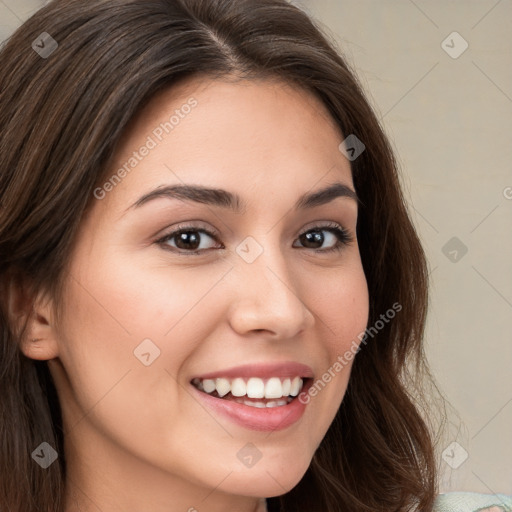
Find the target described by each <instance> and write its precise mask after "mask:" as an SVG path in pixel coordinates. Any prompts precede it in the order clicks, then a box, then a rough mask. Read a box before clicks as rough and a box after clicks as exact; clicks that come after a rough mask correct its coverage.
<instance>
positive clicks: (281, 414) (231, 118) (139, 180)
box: [0, 0, 445, 512]
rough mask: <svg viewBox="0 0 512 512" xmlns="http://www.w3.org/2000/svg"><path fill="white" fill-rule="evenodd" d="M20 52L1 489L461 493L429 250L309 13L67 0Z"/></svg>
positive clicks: (418, 503) (5, 79)
mask: <svg viewBox="0 0 512 512" xmlns="http://www.w3.org/2000/svg"><path fill="white" fill-rule="evenodd" d="M0 62H1V65H2V71H3V72H2V74H1V76H0V119H1V126H2V130H1V135H0V162H1V164H0V165H1V167H0V191H1V192H0V194H1V196H0V198H1V204H2V208H1V209H0V283H1V296H0V297H1V301H0V302H1V307H0V315H1V316H0V323H1V326H2V339H1V351H0V357H1V370H0V386H1V390H2V395H1V397H0V413H1V414H0V431H1V439H2V444H1V453H0V509H1V510H11V511H14V510H16V511H19V512H25V511H26V512H34V511H36V510H38V511H45V512H47V511H52V512H80V511H83V512H89V511H97V510H101V511H104V512H107V511H108V512H120V511H124V512H135V511H138V512H140V511H142V510H148V511H149V510H150V511H151V512H163V511H165V512H178V511H189V512H192V511H200V512H203V511H205V512H206V511H207V512H220V511H223V512H225V511H237V512H254V511H256V510H258V511H264V510H268V511H269V512H270V511H283V512H284V511H290V512H291V511H293V512H302V511H308V512H313V511H322V512H324V511H328V512H334V511H346V510H350V511H361V512H362V511H368V512H369V511H372V512H373V511H376V510H380V511H406V510H421V511H430V510H434V507H435V506H436V505H435V503H438V506H441V504H439V503H440V502H439V501H435V499H436V493H437V483H436V482H437V458H436V455H435V448H436V439H437V437H436V436H437V435H438V433H439V431H438V430H437V428H438V425H437V424H436V422H435V421H434V418H436V417H437V416H439V417H441V418H442V414H440V410H441V409H439V408H435V409H433V411H431V412H430V415H429V413H428V409H427V405H426V404H427V403H428V402H429V401H430V400H432V396H434V395H432V393H433V392H434V391H435V385H433V384H432V380H431V376H430V373H429V371H428V366H427V362H426V360H425V357H424V353H423V344H422V337H423V330H424V324H425V316H426V308H427V267H426V261H425V256H424V253H423V250H422V248H421V245H420V243H419V240H418V237H417V234H416V232H415V230H414V228H413V225H412V223H411V221H410V219H409V217H408V213H407V208H406V205H405V201H404V198H403V196H402V192H401V189H400V185H399V179H398V174H397V169H396V165H395V161H394V159H393V155H392V151H391V149H390V146H389V144H388V141H387V139H386V137H385V135H384V134H383V132H382V130H381V128H380V127H379V124H378V122H377V120H376V117H375V115H374V114H373V112H372V110H371V108H370V107H369V105H368V103H367V101H366V100H365V98H364V96H363V94H362V92H361V89H360V87H359V85H358V83H357V81H356V79H355V78H354V75H353V73H352V72H351V71H350V70H349V68H348V67H347V65H346V63H345V62H344V60H343V59H342V58H341V57H340V55H339V54H338V53H337V52H336V51H335V49H334V48H333V46H332V43H330V42H328V41H327V39H326V38H325V37H324V36H323V35H322V34H321V33H320V31H319V30H318V29H317V28H316V27H315V25H314V24H313V23H312V21H311V20H310V19H308V17H307V16H306V15H305V14H304V13H303V12H301V11H300V10H299V9H297V8H295V7H293V6H292V5H290V4H288V3H287V2H286V1H284V0H250V1H249V0H236V1H234V0H145V1H126V0H123V1H122V0H90V1H87V2H83V1H82V0H56V1H53V2H51V3H49V4H48V5H47V6H45V7H44V8H43V9H41V10H40V11H39V12H37V13H36V14H35V15H34V16H33V17H32V18H31V19H29V20H28V21H27V22H26V23H24V24H23V25H22V26H21V27H20V28H19V29H18V30H17V31H16V32H15V33H14V35H13V36H12V37H11V38H10V39H9V40H8V41H7V42H6V44H5V45H4V46H3V48H2V50H1V53H0ZM429 382H430V383H431V385H430V386H427V384H428V383H429ZM438 413H439V414H438ZM427 419H428V421H427ZM443 506H444V505H443ZM439 510H440V509H439ZM443 510H445V509H443Z"/></svg>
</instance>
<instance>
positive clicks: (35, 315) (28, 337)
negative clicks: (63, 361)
mask: <svg viewBox="0 0 512 512" xmlns="http://www.w3.org/2000/svg"><path fill="white" fill-rule="evenodd" d="M4 293H5V294H6V295H5V297H6V299H7V313H8V316H9V321H10V323H11V325H12V326H13V330H14V332H15V334H16V336H17V338H18V343H19V347H20V350H21V351H22V352H23V354H24V355H25V356H26V357H28V358H30V359H37V360H41V361H47V360H49V359H54V358H56V357H58V344H57V336H56V329H55V321H54V310H53V301H52V300H51V299H49V298H48V297H45V295H44V294H43V293H39V294H35V296H34V294H33V292H31V290H30V286H29V282H28V280H27V279H26V278H22V277H20V276H19V275H16V276H11V277H10V278H9V279H8V280H7V283H6V287H5V288H4ZM25 323H26V329H23V327H24V326H25Z"/></svg>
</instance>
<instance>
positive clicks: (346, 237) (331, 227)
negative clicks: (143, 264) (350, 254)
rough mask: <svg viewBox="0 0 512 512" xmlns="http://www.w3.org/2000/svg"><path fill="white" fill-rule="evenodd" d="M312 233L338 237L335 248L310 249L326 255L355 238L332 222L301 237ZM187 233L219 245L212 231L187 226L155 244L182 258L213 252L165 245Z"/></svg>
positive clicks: (306, 231)
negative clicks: (318, 232) (194, 233)
mask: <svg viewBox="0 0 512 512" xmlns="http://www.w3.org/2000/svg"><path fill="white" fill-rule="evenodd" d="M311 231H329V232H331V233H332V234H334V235H335V236H336V237H337V241H336V244H335V245H334V246H333V247H330V248H328V249H310V250H312V251H315V252H317V253H324V254H325V253H332V252H339V251H341V250H342V249H343V248H344V247H345V246H347V245H350V244H351V243H352V242H353V241H354V237H353V236H352V235H351V234H350V232H349V231H348V230H347V229H345V228H343V227H341V226H340V225H339V224H336V223H334V222H330V223H327V224H322V225H318V226H313V227H311V228H308V229H307V230H305V231H303V232H302V233H300V234H299V237H301V236H302V235H305V234H306V233H309V232H311ZM186 232H198V233H205V234H206V235H208V236H209V237H211V238H212V239H214V240H215V241H216V242H217V243H219V241H218V237H217V234H216V233H213V232H211V231H210V230H208V229H205V228H199V227H197V226H187V225H184V226H182V225H180V226H178V227H177V229H176V230H174V231H172V232H171V233H168V234H167V235H164V236H163V237H162V238H160V239H159V240H157V241H156V242H155V243H157V244H159V245H161V246H162V247H163V248H164V249H165V250H168V251H171V252H175V253H178V254H179V255H181V256H194V255H200V254H201V253H203V252H205V251H210V250H211V249H200V250H196V251H186V250H184V249H177V248H175V247H170V246H169V245H166V244H165V242H168V241H169V240H171V239H173V238H174V237H176V236H178V235H180V234H182V233H186ZM304 249H308V248H307V247H304Z"/></svg>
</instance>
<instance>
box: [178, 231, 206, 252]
mask: <svg viewBox="0 0 512 512" xmlns="http://www.w3.org/2000/svg"><path fill="white" fill-rule="evenodd" d="M199 239H200V236H199V235H198V234H197V231H184V232H182V233H179V234H177V235H176V246H177V247H178V248H179V249H185V250H186V249H188V250H192V251H194V250H196V249H197V248H198V247H199V245H200V240H199ZM182 242H184V247H183V246H182V247H180V243H182ZM182 245H183V244H182ZM191 245H192V247H191Z"/></svg>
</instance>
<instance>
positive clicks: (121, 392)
mask: <svg viewBox="0 0 512 512" xmlns="http://www.w3.org/2000/svg"><path fill="white" fill-rule="evenodd" d="M191 97H193V98H195V99H196V100H197V106H195V108H193V109H192V110H191V112H190V113H189V114H188V115H187V116H185V117H184V118H183V119H180V122H179V125H177V126H176V127H175V128H174V130H173V131H172V132H171V133H169V134H166V135H165V137H164V138H163V139H162V141H161V142H160V143H159V144H158V145H157V147H155V148H154V149H152V150H151V151H150V152H149V154H148V155H147V156H146V157H144V158H143V159H142V160H141V161H140V162H138V164H137V166H136V167H135V168H134V169H133V170H131V172H129V173H128V174H127V175H126V176H125V177H124V178H123V179H122V181H121V182H120V183H119V184H117V185H116V186H115V187H113V188H112V190H111V191H109V192H108V193H106V195H105V197H104V198H103V199H101V200H98V199H95V200H94V204H93V206H92V208H91V210H90V211H89V213H88V215H87V216H86V217H85V218H84V219H83V223H82V227H81V230H80V232H79V237H78V239H77V243H76V246H75V248H74V251H73V253H72V257H71V260H70V272H69V274H68V275H67V280H66V286H65V300H64V310H63V311H62V318H63V321H62V322H61V323H60V325H58V324H57V323H56V321H55V315H54V309H53V304H52V303H51V301H50V302H48V301H46V302H44V301H39V302H38V303H37V307H36V313H37V314H36V315H35V316H34V319H33V320H32V323H31V329H30V333H31V338H37V339H38V340H39V341H37V342H34V343H30V342H26V343H25V344H24V345H23V350H24V352H25V354H26V355H27V356H29V357H32V358H34V359H47V360H50V361H49V366H50V371H51V373H52V376H53V378H54V379H55V383H56V386H57V390H58V393H59V399H60V401H61V403H62V409H63V418H64V425H65V431H66V446H65V450H66V458H67V464H68V471H69V478H68V493H67V503H66V505H67V506H66V511H67V512H75V511H78V510H82V511H96V510H98V509H100V510H104V511H107V510H108V511H109V512H120V511H123V512H135V511H141V510H151V511H152V512H164V511H165V512H174V511H176V512H178V511H187V510H189V511H190V510H197V511H199V512H202V511H209V512H221V511H226V510H237V511H239V512H253V511H254V510H256V508H257V506H258V501H259V500H258V498H261V497H270V496H276V495H280V494H283V493H285V492H287V491H289V490H290V489H291V488H292V487H294V486H295V485H296V484H297V483H298V481H299V480H300V478H301V477H302V476H303V474H304V473H305V471H306V470H307V467H308V465H309V464H310V462H311V458H312V456H313V454H314V452H315V450H316V448H317V447H318V445H319V443H320V442H321V440H322V438H323V436H324V435H325V433H326V431H327V429H328V427H329V425H330V423H331V422H332V420H333V418H334V416H335V414H336V411H337V409H338V407H339V405H340V403H341V401H342V399H343V396H344V393H345V390H346V387H347V383H348V379H349V375H350V368H351V364H352V363H351V364H349V365H348V366H346V367H344V369H343V370H342V371H341V372H339V373H338V374H337V375H336V377H335V378H334V379H333V380H332V381H331V382H330V383H329V384H328V385H327V386H326V387H325V389H323V390H322V391H321V392H319V393H318V395H317V396H315V397H314V398H312V399H311V401H310V403H309V404H308V405H307V407H306V411H305V414H304V416H303V417H302V418H301V419H300V420H299V421H298V422H297V423H295V424H293V425H292V426H291V427H288V428H286V429H285V430H280V431H274V432H271V433H269V432H258V431H253V430H249V429H246V428H243V427H242V426H240V425H237V424H235V423H234V422H232V421H231V420H229V419H227V418H225V417H222V416H218V415H215V413H213V412H212V411H210V410H207V408H205V407H204V404H201V403H199V401H198V400H197V399H196V398H194V396H193V395H192V394H191V389H190V388H191V384H190V380H191V378H192V377H193V376H195V375H198V374H205V373H206V372H211V371H217V370H221V369H226V368H230V367H233V366H238V365H242V364H246V363H248V362H251V363H270V362H276V361H277V362H283V361H296V362H301V363H305V364H308V365H309V366H310V367H311V368H312V369H313V371H314V374H315V376H316V377H317V378H318V377H319V376H320V375H321V374H322V373H323V372H324V371H326V370H327V369H328V368H329V367H331V366H332V365H333V363H334V362H335V361H336V358H337V357H338V355H340V354H344V353H345V352H346V351H347V350H348V349H349V348H350V346H351V344H352V343H353V341H354V340H356V341H358V340H357V335H358V334H359V333H360V332H361V331H364V329H365V327H366V324H367V320H368V308H369V304H368V300H369V298H368V289H367V284H366V279H365V275H364V272H363V268H362V264H361V258H360V254H359V249H358V245H357V240H356V239H355V236H356V234H355V230H356V222H357V203H356V202H355V201H354V200H353V199H350V198H347V197H341V198H337V199H335V200H333V201H332V202H330V203H328V204H326V205H322V206H318V207H315V208H312V209H309V210H304V211H297V212H295V211H293V208H292V207H293V205H294V203H295V201H296V200H297V199H298V198H299V196H301V195H302V194H304V193H306V192H312V191H314V190H318V189H320V188H323V187H325V186H327V185H330V184H332V183H334V182H342V183H344V184H346V185H347V186H349V187H350V188H352V189H353V188H354V187H353V182H352V177H351V169H350V164H349V161H348V160H347V159H346V158H345V157H344V155H343V154H342V153H341V152H340V151H339V150H338V146H339V144H340V143H341V141H342V140H343V139H344V137H343V135H342V134H341V132H340V131H339V129H338V127H337V126H336V125H335V123H334V121H333V120H332V119H331V118H330V117H329V115H328V112H327V111H326V109H325V107H324V106H323V105H322V104H321V102H320V101H319V100H317V99H316V98H314V97H313V96H311V95H309V94H308V93H306V92H303V91H301V90H297V89H295V88H291V87H290V86H288V85H286V84H284V83H281V82H277V81H268V80H267V81H238V82H234V83H233V82H231V83H230V82H228V81H218V80H215V81H213V80H209V79H204V78H203V79H197V78H194V79H193V80H188V81H187V82H185V83H182V84H180V85H179V86H176V87H174V88H172V89H169V90H166V91H163V92H161V93H159V94H158V95H157V96H155V97H154V98H153V99H152V101H151V102H150V103H149V104H148V105H147V106H146V107H145V108H144V109H143V110H142V111H141V113H140V114H139V115H138V116H137V117H136V118H134V119H133V120H132V123H131V124H130V126H129V129H128V130H127V131H126V132H125V136H124V137H123V139H122V140H121V142H120V144H119V146H118V148H117V153H116V156H115V159H114V160H115V161H113V162H112V174H114V173H115V172H116V170H117V169H118V168H119V167H120V166H121V165H122V164H123V163H124V162H126V161H127V160H128V159H129V158H130V157H131V156H132V155H133V151H135V150H138V148H140V147H141V146H142V145H143V144H144V143H145V142H146V140H147V137H148V136H149V135H151V134H152V132H153V130H154V129H155V128H156V127H157V126H158V125H159V124H160V123H161V122H163V121H166V120H168V119H169V116H170V115H171V114H172V113H173V111H174V110H175V109H177V108H180V106H181V105H183V104H185V103H186V102H187V100H188V99H189V98H191ZM184 183H186V184H200V185H205V186H211V187H216V188H222V189H226V190H229V191H231V192H235V193H238V194H239V195H240V196H241V198H242V199H243V200H244V201H246V202H247V208H246V211H245V213H244V214H236V213H234V212H230V211H228V210H226V209H223V208H219V207H216V206H210V205H205V204H199V203H192V202H186V201H180V200H176V199H173V200H170V199H166V198H160V199H156V200H154V201H150V202H148V203H146V204H144V205H143V206H140V207H138V208H131V209H128V208H129V206H130V205H132V204H133V203H134V202H135V201H136V200H137V199H138V198H139V197H141V196H142V195H143V194H144V193H146V192H149V191H150V190H153V189H155V188H157V187H159V186H163V185H168V184H184ZM127 209H128V210H127ZM329 222H333V223H337V224H340V225H341V227H343V228H345V229H346V230H348V231H349V233H350V234H351V236H352V237H353V241H352V242H351V243H349V244H348V245H342V246H341V250H340V251H333V252H325V249H326V248H329V247H332V246H333V245H334V243H335V241H336V236H335V235H334V234H332V235H331V234H330V232H329V231H322V233H323V234H324V236H325V239H324V242H323V245H322V243H321V242H318V243H317V245H314V246H312V247H313V248H310V247H304V245H303V243H301V240H300V239H299V237H300V235H301V234H302V233H303V232H306V231H308V230H311V229H312V228H314V227H316V226H318V225H322V224H324V225H325V224H326V223H329ZM178 224H181V225H183V224H186V225H189V224H191V225H194V226H196V227H197V229H199V230H201V229H208V230H210V231H215V232H217V233H218V241H216V240H215V239H212V238H210V237H209V236H208V235H206V234H204V233H202V231H199V236H200V237H201V248H205V251H204V252H203V254H201V255H190V256H183V255H180V254H178V253H177V252H172V250H166V249H165V246H167V247H168V248H174V249H175V250H176V251H179V250H180V249H177V245H176V244H177V241H176V238H175V239H173V240H170V241H168V242H166V243H164V244H160V245H159V244H158V243H156V241H157V240H158V239H159V238H162V237H163V236H164V235H166V234H168V233H170V232H172V231H173V230H175V229H176V227H177V225H178ZM248 236H250V237H253V238H254V239H255V240H256V241H257V242H258V244H259V245H260V246H261V247H262V249H263V252H262V254H261V255H260V256H259V257H258V258H256V260H255V261H254V262H252V263H250V264H248V263H247V262H246V261H244V259H242V258H241V257H240V256H239V255H238V254H237V252H236V248H237V246H239V244H240V243H241V242H242V241H243V240H244V239H245V238H246V237H248ZM302 241H303V240H302ZM222 246H223V247H224V248H223V249H222V248H220V247H222ZM316 249H320V250H322V249H323V250H324V252H323V253H320V252H317V250H316ZM181 252H182V253H185V252H187V251H186V250H185V249H181ZM189 252H190V251H189ZM146 338H149V339H151V340H152V342H153V343H154V344H155V345H156V346H157V347H158V348H159V350H160V356H159V357H158V358H157V359H155V360H154V362H153V363H152V364H151V365H150V366H145V365H143V364H142V363H141V362H140V361H139V359H137V358H136V357H135V356H134V353H133V352H134V350H135V349H136V347H137V346H138V345H139V344H140V343H141V342H142V340H144V339H146ZM249 442H250V443H253V444H254V445H255V446H256V447H257V448H258V450H259V451H260V452H261V454H262V457H261V459H260V460H259V461H258V463H257V464H255V465H254V466H253V467H251V468H248V467H246V466H244V465H243V464H242V463H241V462H240V460H239V459H238V458H237V452H238V451H239V450H240V449H241V448H242V447H244V446H245V445H246V444H247V443H249ZM77 502H78V503H77Z"/></svg>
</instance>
